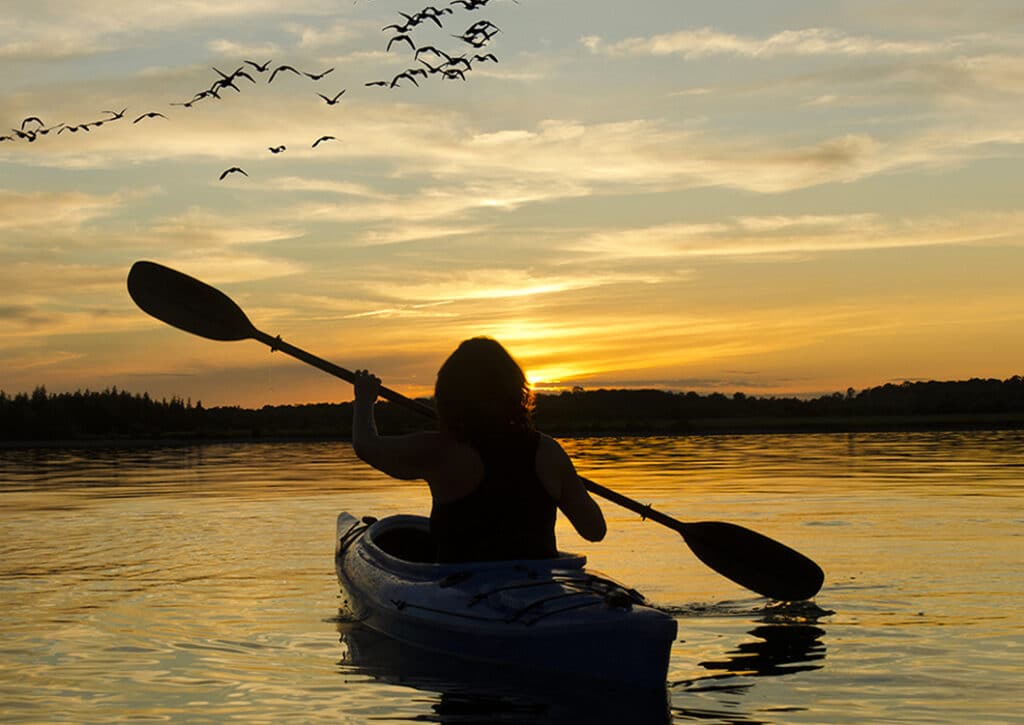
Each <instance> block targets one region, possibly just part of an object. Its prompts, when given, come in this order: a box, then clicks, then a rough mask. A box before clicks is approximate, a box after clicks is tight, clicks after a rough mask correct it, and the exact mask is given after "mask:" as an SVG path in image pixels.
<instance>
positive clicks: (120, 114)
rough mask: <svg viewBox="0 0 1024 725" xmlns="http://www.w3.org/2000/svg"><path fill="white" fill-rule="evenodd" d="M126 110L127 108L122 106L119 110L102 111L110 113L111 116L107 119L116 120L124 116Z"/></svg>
mask: <svg viewBox="0 0 1024 725" xmlns="http://www.w3.org/2000/svg"><path fill="white" fill-rule="evenodd" d="M127 111H128V109H127V108H122V109H121V111H120V112H115V111H104V113H109V114H110V116H111V117H110V118H108V119H107V120H108V121H116V120H117V119H119V118H124V114H125V113H126V112H127Z"/></svg>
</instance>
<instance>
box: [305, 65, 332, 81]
mask: <svg viewBox="0 0 1024 725" xmlns="http://www.w3.org/2000/svg"><path fill="white" fill-rule="evenodd" d="M332 70H334V68H328V69H327V70H325V71H323V72H321V73H307V72H306V71H302V75H304V76H306V77H307V78H312V79H313V80H315V81H318V80H320V79H321V78H323V77H324V76H325V75H327V74H328V73H330V72H331V71H332Z"/></svg>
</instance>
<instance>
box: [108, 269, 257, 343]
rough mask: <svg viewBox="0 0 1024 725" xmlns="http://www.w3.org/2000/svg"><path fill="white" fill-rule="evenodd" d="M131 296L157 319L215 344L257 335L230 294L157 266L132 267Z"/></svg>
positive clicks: (193, 278) (130, 274)
mask: <svg viewBox="0 0 1024 725" xmlns="http://www.w3.org/2000/svg"><path fill="white" fill-rule="evenodd" d="M128 294H129V295H131V298H132V299H133V300H135V304H137V305H138V306H139V307H140V308H142V310H143V311H144V312H146V313H148V314H150V315H152V316H153V317H155V318H156V319H158V320H161V321H163V322H166V323H167V324H168V325H171V326H172V327H177V328H178V329H179V330H184V331H185V332H191V333H192V334H194V335H199V336H201V337H206V338H209V339H211V340H244V339H247V338H250V337H252V336H253V333H255V331H256V328H255V327H253V325H252V323H251V322H249V318H248V317H246V316H245V313H244V312H242V308H240V307H239V306H238V305H236V304H235V303H234V301H233V300H232V299H231V298H230V297H228V296H227V295H226V294H224V293H223V292H221V291H220V290H218V289H215V288H213V287H211V286H210V285H208V284H206V283H205V282H200V281H199V280H198V279H196V278H195V277H189V276H188V275H187V274H183V273H181V272H179V271H177V270H174V269H171V268H170V267H165V266H164V265H162V264H157V263H156V262H136V263H135V264H133V265H132V268H131V271H130V272H129V273H128Z"/></svg>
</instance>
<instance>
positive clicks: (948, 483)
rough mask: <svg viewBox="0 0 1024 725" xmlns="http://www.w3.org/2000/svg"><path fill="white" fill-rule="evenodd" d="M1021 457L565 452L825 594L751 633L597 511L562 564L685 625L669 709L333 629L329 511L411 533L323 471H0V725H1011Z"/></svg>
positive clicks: (86, 460) (330, 451)
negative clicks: (783, 547)
mask: <svg viewBox="0 0 1024 725" xmlns="http://www.w3.org/2000/svg"><path fill="white" fill-rule="evenodd" d="M1022 443H1024V437H1022V434H1021V433H1019V432H1014V433H948V434H944V433H927V434H905V435H904V434H877V435H867V434H857V435H806V436H746V437H742V436H739V437H732V436H727V437H704V438H702V437H694V438H642V439H632V438H625V439H583V440H574V441H568V442H567V446H568V447H569V448H570V450H571V452H572V453H573V455H574V456H575V458H576V460H577V462H578V464H579V468H580V470H581V472H583V473H584V474H585V475H587V476H589V477H590V478H593V479H594V480H596V481H598V482H600V483H603V484H605V485H607V486H610V487H612V488H614V489H616V490H619V491H621V492H622V493H625V494H626V495H628V496H631V497H632V498H635V499H638V500H641V501H643V502H650V503H652V504H654V506H655V507H657V508H660V509H661V510H663V511H665V512H666V513H670V514H672V515H674V516H676V517H677V518H680V519H683V520H687V521H696V520H702V519H717V520H725V521H734V522H736V523H739V524H743V525H745V526H749V527H751V528H754V529H757V530H759V531H762V532H764V533H766V534H768V535H769V536H772V537H774V538H777V539H780V540H782V541H784V542H786V543H789V544H790V545H792V546H794V547H795V548H797V549H799V550H801V551H803V552H805V553H807V554H808V555H810V556H811V557H812V558H814V559H815V560H816V561H818V562H819V563H820V564H821V565H822V566H823V567H824V569H825V571H826V574H827V579H826V582H825V587H824V589H823V590H822V592H821V593H820V594H819V595H818V597H817V600H816V606H807V607H800V608H787V609H781V608H778V607H772V606H768V603H767V602H766V601H765V600H762V599H759V598H757V597H755V596H753V595H750V594H749V593H747V592H744V591H743V590H741V589H739V588H738V587H736V586H735V585H733V584H731V583H730V582H728V581H726V580H724V579H721V578H720V577H718V576H717V575H715V574H714V573H712V572H710V571H708V570H707V569H705V568H704V567H703V565H702V564H700V562H698V561H697V560H696V559H695V558H694V557H693V556H692V555H691V554H690V552H689V550H688V548H687V547H686V545H685V544H684V543H683V541H682V540H681V539H680V538H679V536H678V535H677V534H675V533H673V532H671V531H669V530H667V529H664V528H662V527H660V526H658V525H656V524H653V523H650V522H641V521H639V520H638V518H637V517H636V516H635V515H633V514H631V513H629V512H627V511H624V510H622V509H619V508H617V507H616V506H614V505H613V504H610V503H607V502H604V503H603V504H602V508H603V509H604V511H605V514H606V516H607V517H608V520H609V527H610V532H609V536H608V537H607V539H606V540H605V541H604V542H602V543H600V544H598V545H589V544H586V545H585V543H584V542H582V541H581V540H579V539H578V538H576V537H575V535H574V534H573V533H572V532H571V531H570V530H569V529H567V528H566V527H565V526H564V525H563V523H562V522H560V524H559V526H560V529H559V533H560V544H561V546H562V548H564V549H569V550H575V551H581V552H583V553H586V554H587V555H588V557H589V561H590V566H591V567H592V568H594V569H596V570H598V571H601V572H603V573H605V574H607V575H609V576H612V577H614V578H616V579H619V580H620V581H622V582H624V583H627V584H629V585H632V586H635V587H637V588H638V589H640V590H641V591H642V592H644V593H645V594H646V595H647V596H648V597H649V598H650V599H651V600H653V601H654V602H655V603H656V604H658V605H660V606H662V607H665V608H667V609H669V610H670V611H672V612H673V613H674V614H675V615H676V616H677V617H678V620H679V640H678V641H677V642H676V643H675V646H674V649H673V654H672V663H671V667H670V671H669V682H668V685H667V698H668V700H669V706H670V708H671V712H670V714H668V715H666V714H665V711H666V706H665V702H664V701H662V702H659V701H658V698H656V697H655V698H652V699H651V700H650V701H648V700H647V699H642V700H638V699H637V698H636V697H635V696H632V695H630V694H628V693H619V692H616V691H614V690H613V689H610V688H606V689H603V690H602V691H601V692H596V691H595V690H594V688H590V689H587V690H580V689H579V688H573V687H559V685H558V683H543V682H526V681H518V682H517V681H511V680H509V679H508V678H506V677H503V675H502V673H501V672H489V671H486V670H474V671H472V672H459V671H453V670H452V669H451V668H450V667H446V666H445V663H438V662H436V661H435V660H434V659H433V658H430V657H423V656H422V655H418V654H417V653H410V652H408V651H404V650H403V649H402V648H400V647H397V646H396V645H394V643H391V642H388V641H386V640H384V641H382V640H381V639H380V638H379V637H374V636H373V635H372V633H368V632H365V631H361V630H360V629H359V628H358V627H357V626H355V625H352V624H350V623H346V622H343V621H339V620H338V616H337V615H338V607H337V591H338V588H337V582H336V580H335V575H334V568H333V559H332V550H333V549H332V546H333V544H332V538H333V534H334V531H333V527H334V517H335V515H336V514H337V512H338V511H340V510H349V511H352V512H354V513H357V514H372V515H375V516H383V515H387V514H391V513H399V512H412V513H419V512H425V511H426V509H427V506H428V498H427V494H426V491H425V489H424V487H422V486H421V485H418V484H415V483H399V482H394V481H390V480H387V479H385V478H383V477H382V476H380V475H378V474H376V473H373V472H371V471H370V470H368V469H367V468H365V467H364V466H363V465H361V464H360V463H359V462H358V461H356V460H355V459H354V457H353V456H352V454H351V453H350V451H349V450H348V449H347V448H346V447H344V446H342V445H338V444H280V445H256V444H249V445H225V446H205V447H197V448H173V449H136V450H126V451H95V450H94V451H86V450H30V451H21V450H0V515H2V529H0V720H2V721H3V722H7V723H25V722H32V723H43V722H46V723H50V722H74V723H98V722H119V721H126V722H150V721H172V722H189V723H202V722H227V721H237V722H245V723H262V722H266V723H280V722H302V723H306V722H331V723H365V722H371V721H372V722H402V721H428V722H445V723H449V722H450V723H510V722H516V723H519V722H523V723H525V722H549V723H555V722H559V723H573V722H583V723H588V722H590V723H598V722H615V723H645V722H666V721H669V720H671V721H674V722H696V721H699V722H704V723H967V722H970V723H1011V722H1022V720H1021V716H1020V715H1019V713H1020V712H1021V710H1022V709H1024V698H1022V694H1021V692H1022V688H1021V680H1022V677H1021V675H1022V670H1024V661H1022V647H1024V616H1022V614H1021V602H1022V601H1024V599H1022V594H1024V577H1022V571H1024V569H1022V563H1024V556H1022V554H1024V546H1022V545H1024V536H1022V534H1024V484H1022V480H1024V446H1022Z"/></svg>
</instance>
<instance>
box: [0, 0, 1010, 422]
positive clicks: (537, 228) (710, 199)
mask: <svg viewBox="0 0 1024 725" xmlns="http://www.w3.org/2000/svg"><path fill="white" fill-rule="evenodd" d="M426 5H427V3H426V2H424V3H416V2H394V1H393V0H355V2H353V0H333V1H328V0H291V1H290V2H281V1H280V0H274V1H273V2H271V1H270V0H218V1H217V2H207V1H206V0H187V1H186V0H182V1H180V2H170V3H143V2H140V1H139V0H104V2H103V3H97V2H84V1H82V2H80V1H79V0H8V1H7V2H5V3H4V10H3V13H2V15H0V67H2V69H3V73H2V74H0V89H2V91H0V124H2V125H0V136H2V135H9V136H13V138H12V139H11V140H7V141H3V142H2V143H0V285H2V293H0V389H3V390H4V391H6V392H7V393H8V394H12V393H18V392H24V391H31V390H32V389H33V388H34V387H35V386H37V385H45V386H46V387H47V389H48V390H50V391H51V392H57V391H63V390H72V391H73V390H76V389H86V388H89V389H92V390H97V389H103V388H106V387H109V386H114V385H116V386H117V387H119V388H122V389H126V390H129V391H132V392H144V391H148V392H149V393H150V394H151V395H154V396H156V397H158V398H159V397H162V396H167V397H170V396H172V395H177V396H180V397H189V398H191V399H193V400H197V399H201V400H202V401H203V404H204V405H207V406H211V405H224V404H239V405H245V406H261V405H263V404H276V403H303V402H320V401H340V400H348V399H350V398H351V391H350V388H349V387H348V386H347V385H345V384H343V383H341V382H340V381H336V380H332V379H331V378H330V377H327V376H325V375H324V374H323V373H321V372H318V371H316V370H314V369H312V368H309V367H308V366H305V365H302V364H300V363H298V362H295V361H292V360H290V359H288V358H285V357H283V356H281V354H280V353H277V354H271V353H270V352H269V351H268V350H267V348H266V347H263V346H261V345H259V344H258V343H256V342H251V341H249V342H233V343H225V342H212V341H207V340H203V339H201V338H198V337H194V336H191V335H187V334H185V333H182V332H180V331H178V330H175V329H172V328H170V327H167V326H166V325H164V324H162V323H160V322H158V321H156V320H154V319H153V318H150V317H148V316H147V315H145V314H144V313H142V312H141V311H140V310H139V309H138V308H137V307H135V305H134V304H133V303H132V301H131V299H130V298H129V297H128V295H127V293H126V291H125V277H126V275H127V273H128V270H129V268H130V267H131V264H132V263H133V262H134V261H135V260H139V259H149V260H154V261H158V262H162V263H164V264H167V265H169V266H172V267H175V268H177V269H180V270H182V271H184V272H187V273H189V274H192V275H194V276H196V277H199V278H200V279H203V280H205V281H207V282H209V283H211V284H213V285H215V286H217V287H218V288H219V289H222V290H223V291H225V292H226V293H227V294H229V295H230V296H231V297H232V298H233V299H235V300H236V301H237V302H238V303H239V304H240V305H241V306H242V308H243V309H244V310H245V311H246V313H247V314H248V315H249V317H250V319H251V320H252V321H253V323H254V324H255V325H256V326H257V327H258V328H259V329H261V330H263V331H265V332H268V333H270V334H274V335H278V334H279V335H281V336H282V337H283V338H284V339H285V340H287V341H289V342H291V343H292V344H294V345H297V346H299V347H302V348H305V349H307V350H309V351H310V352H313V353H315V354H317V355H319V356H321V357H325V358H327V359H329V360H332V361H333V362H335V363H337V364H339V365H342V366H344V367H347V368H350V369H354V368H360V367H367V368H370V369H372V370H373V371H375V372H377V373H378V374H379V375H380V376H381V377H382V378H383V379H384V382H385V384H386V385H388V386H389V387H392V388H394V389H397V390H401V391H403V392H406V393H408V394H422V393H426V392H428V391H429V390H430V388H431V386H432V384H433V379H434V374H435V372H436V369H437V367H438V365H439V364H440V363H441V362H442V361H443V359H444V358H445V356H446V355H447V354H448V353H449V352H450V351H451V350H452V349H453V348H454V346H455V345H456V344H457V343H458V342H459V341H460V340H461V339H463V338H465V337H469V336H472V335H478V334H485V335H491V336H494V337H496V338H498V339H499V340H501V341H502V342H503V343H505V344H506V345H507V347H508V348H509V349H510V351H511V352H512V353H513V354H514V355H515V356H516V357H517V358H518V359H519V360H520V361H521V362H522V363H523V365H524V367H525V368H527V370H528V371H529V372H530V375H531V378H532V379H533V380H534V381H536V383H537V384H538V385H540V386H542V387H543V386H550V387H554V388H556V389H557V388H558V387H560V386H561V387H568V386H574V385H581V386H583V387H584V388H597V387H638V386H642V387H656V388H663V389H672V390H696V391H699V392H711V391H721V392H726V393H732V392H735V391H743V392H746V393H747V394H755V395H782V394H800V395H808V394H821V393H829V392H833V391H845V390H846V389H847V388H848V387H853V388H855V389H858V390H859V389H861V388H864V387H869V386H872V385H879V384H884V383H886V382H901V381H903V380H919V379H935V380H951V379H963V378H969V377H998V378H1006V377H1010V376H1012V375H1015V374H1020V373H1022V372H1024V362H1022V361H1024V334H1022V330H1024V292H1022V289H1024V286H1022V282H1021V279H1022V278H1024V206H1022V203H1021V201H1022V199H1024V193H1022V191H1021V189H1022V186H1024V184H1022V181H1024V165H1022V161H1024V5H1021V3H1020V1H1019V0H1007V1H1005V2H1002V1H991V0H981V1H979V2H974V3H963V2H952V1H947V0H907V1H905V2H899V3H892V2H882V1H881V0H878V1H876V0H864V1H858V2H852V1H851V2H837V1H834V0H825V1H818V2H809V1H800V2H795V1H790V2H773V3H751V2H734V1H726V2H723V1H718V2H713V3H712V2H681V1H680V0H650V1H647V2H637V3H622V2H616V3H611V2H599V1H595V0H547V1H545V0H519V2H514V0H491V1H490V2H489V4H487V6H486V7H484V8H482V9H479V10H475V11H468V10H465V9H463V8H462V7H461V5H458V4H457V5H455V6H448V5H446V4H444V3H443V2H438V3H437V6H438V7H445V8H448V7H451V8H453V9H454V12H452V13H451V14H446V15H443V16H442V17H441V21H442V23H443V25H444V27H443V28H438V27H437V26H436V25H435V24H434V23H432V22H430V21H425V22H423V23H421V24H420V25H418V26H417V27H415V28H414V29H413V30H412V31H411V39H412V40H413V41H414V42H415V44H416V45H417V46H425V45H433V46H436V47H438V48H441V49H443V50H445V51H446V52H448V53H449V54H451V55H459V54H461V53H465V52H468V53H469V54H470V57H471V56H472V54H474V53H480V54H484V53H493V54H494V55H495V56H496V57H497V59H498V62H493V61H490V60H478V61H475V62H474V63H473V67H472V70H471V71H468V72H466V73H465V78H466V80H465V81H463V80H461V79H458V78H454V79H443V78H441V77H440V75H433V76H431V77H429V78H422V77H417V79H418V81H419V86H418V87H417V86H415V85H413V84H412V83H411V82H410V81H408V80H400V81H399V82H398V84H396V87H394V88H389V87H376V86H367V85H366V83H368V82H372V81H377V80H385V81H390V80H391V79H392V78H393V77H394V76H395V75H396V74H398V73H400V72H401V71H403V70H404V69H406V68H412V67H420V68H424V69H426V66H425V64H423V63H418V62H417V61H416V60H415V59H414V57H413V52H412V49H411V48H410V47H409V45H408V44H407V43H406V42H404V41H397V42H395V43H393V44H392V47H391V50H390V51H388V50H387V46H388V41H389V39H390V38H391V37H392V35H393V34H394V31H392V30H386V31H384V30H382V28H383V27H384V26H386V25H388V24H391V23H403V22H404V19H403V18H402V16H401V15H400V14H399V13H400V11H401V12H405V13H408V14H410V15H411V14H413V13H415V12H417V11H418V10H420V9H422V8H423V7H424V6H426ZM485 20H486V21H489V22H490V23H492V24H493V25H494V26H496V27H497V28H498V29H500V32H497V34H496V35H494V36H493V37H492V38H491V39H490V41H489V42H488V43H487V45H486V46H485V47H483V48H481V49H474V48H472V47H470V46H469V45H467V44H466V43H464V42H463V41H462V40H460V39H458V38H455V37H453V35H458V34H461V33H462V32H463V31H465V30H466V29H467V28H469V26H471V25H473V24H474V23H476V22H479V21H485ZM420 58H421V59H423V60H428V61H431V62H437V58H436V56H432V54H431V53H429V52H425V53H423V54H421V56H420ZM244 60H252V61H256V62H259V63H262V62H265V61H268V60H269V61H272V62H271V65H270V70H271V71H272V70H273V69H274V68H276V67H277V66H279V65H281V64H288V65H291V66H293V67H294V68H296V69H298V70H299V71H305V72H309V73H311V74H317V73H320V72H322V71H324V70H326V69H328V68H333V69H334V70H333V71H332V72H330V73H328V74H327V75H325V76H324V77H323V78H322V79H320V80H313V79H311V78H308V77H306V76H300V75H296V74H294V73H291V72H287V71H282V72H281V73H279V74H278V75H277V76H276V77H275V80H274V82H273V83H268V82H267V79H268V78H269V76H270V72H269V71H268V72H266V73H263V74H260V73H258V72H257V71H256V70H255V69H254V68H252V67H251V66H248V65H246V66H245V68H246V70H247V71H248V72H250V73H251V74H252V75H253V77H254V79H255V81H256V82H255V83H251V82H250V81H249V80H247V79H245V78H239V79H237V80H236V83H237V85H238V87H239V89H240V92H236V91H234V90H232V89H230V88H226V89H223V90H222V91H221V93H220V95H221V98H220V99H219V100H218V99H209V98H207V99H203V100H201V101H197V102H196V103H195V104H194V105H193V106H192V107H186V106H182V105H171V104H172V103H184V102H187V101H189V100H191V99H192V98H193V96H194V95H195V94H196V93H197V92H199V91H200V90H202V89H204V88H209V87H210V86H211V84H212V83H213V82H214V81H216V80H217V79H218V78H219V76H218V74H217V72H216V71H215V70H214V68H217V69H219V70H221V71H223V72H225V73H231V72H232V71H234V70H235V69H236V68H239V67H242V66H243V61H244ZM342 89H344V90H345V94H344V95H343V96H342V97H341V99H340V102H339V103H337V104H336V105H328V104H327V103H326V102H325V101H324V100H322V99H321V98H320V97H318V96H317V93H323V94H324V95H327V96H334V94H336V93H338V92H339V91H341V90H342ZM122 109H127V110H126V111H125V113H124V117H123V118H120V119H118V120H112V119H113V116H114V115H115V114H116V113H117V112H120V111H121V110H122ZM151 111H158V112H160V113H162V114H164V115H165V116H166V118H161V117H154V118H144V119H142V120H141V121H139V122H138V123H133V121H134V119H136V118H138V117H139V116H141V115H142V114H145V113H147V112H151ZM30 116H35V117H38V118H39V119H40V120H41V121H42V122H43V128H52V129H53V130H51V131H50V132H49V133H47V134H45V135H44V134H37V135H36V136H35V140H34V141H29V140H27V139H26V138H19V137H18V136H17V135H16V134H15V133H14V131H13V130H11V131H9V130H8V129H17V130H24V131H34V130H38V129H39V128H40V126H39V125H38V123H37V122H36V121H28V122H27V123H26V124H25V125H24V127H23V126H22V121H23V119H26V118H28V117H30ZM99 120H103V121H104V123H103V124H102V125H101V126H95V127H91V128H90V129H89V130H87V131H86V130H81V129H79V130H77V131H75V132H71V131H70V129H69V128H68V127H75V126H78V125H79V124H82V123H86V122H90V121H99ZM59 124H65V126H64V127H63V130H61V128H62V127H60V126H59ZM323 135H333V136H335V137H336V139H335V140H330V141H325V142H323V143H322V144H320V145H318V146H317V147H316V148H313V147H312V143H313V141H314V140H316V139H317V138H319V137H320V136H323ZM278 145H284V146H286V150H285V151H283V152H281V153H278V154H273V153H271V152H270V151H269V148H270V147H274V146H278ZM233 166H238V167H241V168H243V169H244V170H245V171H246V173H247V174H248V176H243V175H241V174H238V173H235V174H231V175H229V176H227V177H226V178H225V179H224V180H219V177H220V175H221V173H222V172H223V171H225V170H226V169H228V168H230V167H233Z"/></svg>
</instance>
